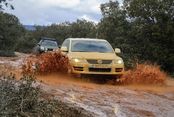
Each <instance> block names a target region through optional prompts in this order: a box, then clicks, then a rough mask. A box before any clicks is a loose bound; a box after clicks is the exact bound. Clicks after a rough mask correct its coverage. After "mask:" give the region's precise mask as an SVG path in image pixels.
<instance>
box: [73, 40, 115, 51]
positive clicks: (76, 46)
mask: <svg viewBox="0 0 174 117" xmlns="http://www.w3.org/2000/svg"><path fill="white" fill-rule="evenodd" d="M71 51H72V52H101V53H112V52H113V49H112V47H111V45H110V44H109V43H108V42H106V41H95V40H92V41H91V40H73V41H72V46H71Z"/></svg>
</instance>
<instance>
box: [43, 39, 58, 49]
mask: <svg viewBox="0 0 174 117" xmlns="http://www.w3.org/2000/svg"><path fill="white" fill-rule="evenodd" d="M41 45H42V46H51V47H57V42H56V41H52V40H44V41H43V42H42V44H41Z"/></svg>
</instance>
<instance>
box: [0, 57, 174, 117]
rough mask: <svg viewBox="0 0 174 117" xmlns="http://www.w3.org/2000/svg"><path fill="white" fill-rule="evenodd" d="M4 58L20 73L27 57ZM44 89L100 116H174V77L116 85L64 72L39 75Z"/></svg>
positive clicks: (0, 65) (2, 62)
mask: <svg viewBox="0 0 174 117" xmlns="http://www.w3.org/2000/svg"><path fill="white" fill-rule="evenodd" d="M26 56H27V55H25V54H22V55H21V54H20V56H19V57H15V58H0V69H1V71H8V72H9V71H11V70H12V71H15V73H16V74H17V75H19V74H18V73H19V72H20V71H19V68H20V65H21V63H22V61H23V59H24V58H25V57H26ZM37 79H38V81H42V83H39V84H40V85H41V89H43V90H44V91H46V92H47V93H49V94H50V95H54V96H55V97H56V98H57V99H58V100H61V101H64V102H67V103H70V104H74V105H75V106H78V107H82V108H84V109H85V110H87V111H88V112H89V113H91V114H92V115H93V116H96V117H140V116H141V117H173V115H174V80H171V79H168V81H167V86H142V85H129V86H118V85H117V86H113V85H109V84H96V83H93V82H91V81H87V80H80V79H77V78H72V77H70V76H65V75H61V74H54V75H49V76H38V77H37Z"/></svg>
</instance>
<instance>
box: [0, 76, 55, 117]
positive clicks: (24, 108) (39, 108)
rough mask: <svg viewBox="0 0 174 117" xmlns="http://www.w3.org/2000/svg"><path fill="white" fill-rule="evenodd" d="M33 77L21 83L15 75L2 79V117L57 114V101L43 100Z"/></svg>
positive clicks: (31, 116)
mask: <svg viewBox="0 0 174 117" xmlns="http://www.w3.org/2000/svg"><path fill="white" fill-rule="evenodd" d="M34 82H35V80H34V78H33V77H32V76H24V77H23V78H21V79H20V80H19V81H17V80H15V77H14V76H13V75H10V76H1V79H0V116H1V117H14V116H17V117H33V116H37V117H38V116H39V117H50V116H53V115H54V113H55V112H56V107H57V105H56V101H54V100H46V99H44V98H42V96H41V94H42V93H41V91H40V89H39V87H37V86H34V85H35V84H34Z"/></svg>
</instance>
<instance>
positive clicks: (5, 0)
mask: <svg viewBox="0 0 174 117" xmlns="http://www.w3.org/2000/svg"><path fill="white" fill-rule="evenodd" d="M4 6H6V7H10V8H11V9H14V7H13V5H11V4H10V3H9V0H0V11H1V10H4V8H3V7H4Z"/></svg>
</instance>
